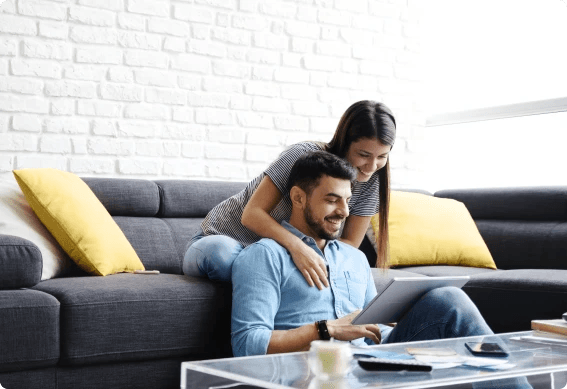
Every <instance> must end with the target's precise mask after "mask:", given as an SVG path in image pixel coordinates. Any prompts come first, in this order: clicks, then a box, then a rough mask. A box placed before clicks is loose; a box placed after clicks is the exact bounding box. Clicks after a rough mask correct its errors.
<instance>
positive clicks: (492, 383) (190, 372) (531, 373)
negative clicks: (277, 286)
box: [181, 331, 567, 389]
mask: <svg viewBox="0 0 567 389" xmlns="http://www.w3.org/2000/svg"><path fill="white" fill-rule="evenodd" d="M530 334H531V331H527V332H516V333H507V334H496V335H490V336H474V337H467V338H454V339H444V340H435V341H422V342H411V343H396V344H385V345H379V346H373V347H371V348H370V349H375V350H380V351H391V352H395V353H404V354H406V350H405V349H406V347H420V348H437V347H443V348H445V347H449V348H451V349H453V350H455V351H456V352H457V354H460V355H464V356H472V354H471V353H470V352H469V351H468V350H467V349H466V348H465V346H464V343H465V342H480V341H484V342H497V343H499V344H501V345H503V346H504V347H505V348H506V349H507V351H509V357H508V358H507V360H508V362H509V363H510V364H513V365H514V366H513V367H511V368H508V369H506V370H490V369H487V368H474V367H467V366H462V365H461V366H457V367H452V368H446V369H434V370H433V371H431V372H409V371H398V372H387V371H380V372H376V371H366V370H363V369H362V368H361V367H360V366H358V364H357V362H356V361H353V367H352V370H351V372H350V373H349V374H348V375H347V376H346V377H345V378H344V379H342V380H337V381H333V382H331V381H325V382H321V381H319V380H318V379H317V378H316V377H315V376H314V374H313V373H312V372H311V371H310V369H309V366H308V362H307V359H308V353H307V352H297V353H289V354H276V355H264V356H253V357H240V358H226V359H215V360H207V361H193V362H183V364H182V367H181V389H192V388H235V389H238V388H246V387H260V388H297V389H299V388H302V389H315V388H329V389H331V388H332V389H343V388H344V389H350V388H352V389H354V388H433V387H445V388H470V387H474V388H502V387H507V388H508V387H510V388H512V387H521V388H525V387H528V388H529V387H530V386H529V385H523V384H522V383H527V382H528V381H527V380H526V379H525V378H521V377H527V379H528V380H529V382H530V384H531V385H532V386H533V387H534V388H539V387H545V388H550V389H562V388H563V387H564V386H563V385H565V383H566V382H564V381H566V380H567V346H564V345H557V344H546V343H533V342H527V341H522V340H517V339H518V338H520V337H521V336H525V335H530ZM358 350H360V349H357V352H358ZM237 383H241V384H242V385H238V384H237Z"/></svg>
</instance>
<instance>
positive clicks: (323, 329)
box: [315, 320, 331, 340]
mask: <svg viewBox="0 0 567 389" xmlns="http://www.w3.org/2000/svg"><path fill="white" fill-rule="evenodd" d="M315 324H316V325H317V332H319V339H321V340H331V335H329V329H328V328H327V320H319V321H318V322H316V323H315Z"/></svg>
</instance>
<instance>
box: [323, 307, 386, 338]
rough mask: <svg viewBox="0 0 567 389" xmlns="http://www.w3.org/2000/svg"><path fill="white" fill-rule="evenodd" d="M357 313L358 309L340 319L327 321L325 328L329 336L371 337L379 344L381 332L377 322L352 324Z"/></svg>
mask: <svg viewBox="0 0 567 389" xmlns="http://www.w3.org/2000/svg"><path fill="white" fill-rule="evenodd" d="M359 313H360V310H358V311H354V312H352V313H351V314H348V315H346V316H343V317H341V318H340V319H336V320H330V321H327V329H328V330H329V335H330V336H331V338H335V339H337V340H346V341H349V340H353V339H358V338H363V337H364V338H368V339H371V340H372V341H373V342H374V343H376V344H380V342H381V341H382V333H381V332H380V327H379V326H378V324H360V325H355V324H352V321H353V320H354V318H355V317H356V316H357V315H358V314H359Z"/></svg>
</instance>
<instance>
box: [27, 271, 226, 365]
mask: <svg viewBox="0 0 567 389" xmlns="http://www.w3.org/2000/svg"><path fill="white" fill-rule="evenodd" d="M34 288H35V289H37V290H41V291H43V292H46V293H49V294H51V295H53V296H55V297H56V298H57V299H58V300H59V301H60V303H61V359H60V363H61V364H62V365H84V364H94V363H106V362H119V361H134V360H147V359H157V358H168V357H176V356H190V355H192V354H198V355H209V356H210V355H217V353H218V350H219V349H222V347H223V346H224V347H226V346H228V347H229V346H230V296H231V293H230V285H229V284H222V283H214V282H211V281H209V280H206V279H200V278H192V277H186V276H181V275H172V274H158V275H142V274H126V273H124V274H114V275H110V276H107V277H75V278H66V279H52V280H48V281H44V282H41V283H39V284H38V285H36V286H35V287H34Z"/></svg>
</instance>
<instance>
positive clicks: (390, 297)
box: [352, 276, 470, 324]
mask: <svg viewBox="0 0 567 389" xmlns="http://www.w3.org/2000/svg"><path fill="white" fill-rule="evenodd" d="M469 279H470V277H469V276H449V277H425V276H424V277H394V278H392V279H391V280H390V282H389V283H388V285H387V286H386V289H384V290H383V291H382V292H381V293H378V295H377V296H376V297H374V299H373V300H372V301H371V302H370V303H369V304H368V305H367V306H366V308H364V309H363V310H362V312H360V313H359V314H358V316H357V317H355V318H354V320H353V321H352V324H378V323H381V324H386V323H396V322H397V321H398V320H399V319H400V318H401V317H402V315H403V314H404V313H405V312H406V311H407V310H408V309H409V308H411V307H412V306H413V304H414V303H415V302H416V301H417V300H418V299H419V298H420V297H421V296H423V295H424V294H425V293H427V292H429V291H430V290H432V289H436V288H441V287H443V286H454V287H457V288H461V287H462V286H463V285H464V284H466V283H467V281H468V280H469Z"/></svg>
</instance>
